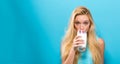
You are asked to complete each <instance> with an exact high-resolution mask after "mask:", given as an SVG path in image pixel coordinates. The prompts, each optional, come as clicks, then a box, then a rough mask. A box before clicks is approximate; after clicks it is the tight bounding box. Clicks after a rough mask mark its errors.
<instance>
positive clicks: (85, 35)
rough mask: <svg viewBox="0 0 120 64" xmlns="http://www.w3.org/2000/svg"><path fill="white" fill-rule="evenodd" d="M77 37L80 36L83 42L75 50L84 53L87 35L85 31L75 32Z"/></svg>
mask: <svg viewBox="0 0 120 64" xmlns="http://www.w3.org/2000/svg"><path fill="white" fill-rule="evenodd" d="M77 36H81V39H82V40H83V44H81V45H80V46H79V47H78V48H77V50H78V51H79V52H84V51H85V50H86V46H87V33H86V32H85V31H82V30H78V32H77Z"/></svg>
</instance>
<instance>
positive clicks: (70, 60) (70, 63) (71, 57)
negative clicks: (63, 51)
mask: <svg viewBox="0 0 120 64" xmlns="http://www.w3.org/2000/svg"><path fill="white" fill-rule="evenodd" d="M74 56H75V50H74V48H71V50H70V53H69V55H68V57H67V59H66V60H62V64H73V61H74Z"/></svg>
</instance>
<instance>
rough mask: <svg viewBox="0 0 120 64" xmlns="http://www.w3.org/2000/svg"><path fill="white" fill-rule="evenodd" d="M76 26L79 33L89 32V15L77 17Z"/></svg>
mask: <svg viewBox="0 0 120 64" xmlns="http://www.w3.org/2000/svg"><path fill="white" fill-rule="evenodd" d="M74 26H75V29H76V30H77V31H78V30H83V31H85V32H87V31H88V30H89V26H90V21H89V18H88V16H87V15H78V16H76V18H75V21H74Z"/></svg>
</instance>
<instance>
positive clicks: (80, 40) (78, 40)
mask: <svg viewBox="0 0 120 64" xmlns="http://www.w3.org/2000/svg"><path fill="white" fill-rule="evenodd" d="M75 42H84V40H83V39H81V38H79V39H76V40H75Z"/></svg>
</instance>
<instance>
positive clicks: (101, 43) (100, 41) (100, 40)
mask: <svg viewBox="0 0 120 64" xmlns="http://www.w3.org/2000/svg"><path fill="white" fill-rule="evenodd" d="M98 42H99V44H100V45H102V46H104V40H103V39H102V38H98Z"/></svg>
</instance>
